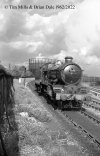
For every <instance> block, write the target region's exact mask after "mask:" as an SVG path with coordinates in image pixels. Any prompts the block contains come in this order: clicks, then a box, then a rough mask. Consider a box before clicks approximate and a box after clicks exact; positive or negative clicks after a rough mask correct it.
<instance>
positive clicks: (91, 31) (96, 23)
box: [0, 0, 100, 75]
mask: <svg viewBox="0 0 100 156" xmlns="http://www.w3.org/2000/svg"><path fill="white" fill-rule="evenodd" d="M33 2H34V4H36V5H43V4H48V5H49V4H51V5H52V3H51V2H53V0H52V1H51V0H50V1H47V0H43V1H40V0H37V1H32V0H29V1H27V0H18V1H17V0H12V1H10V0H8V1H7V0H5V1H2V3H3V5H4V4H13V5H15V4H16V5H17V4H27V5H31V4H33ZM54 2H55V4H56V3H58V2H59V3H61V2H62V1H61V0H59V1H56V0H55V1H54ZM65 2H66V0H63V3H64V4H66V3H65ZM67 2H68V3H69V1H67ZM72 2H73V3H74V4H75V6H76V8H75V9H74V10H70V9H69V10H50V9H49V10H38V9H37V10H25V9H24V10H10V9H8V10H5V9H0V23H1V24H0V51H1V52H0V57H1V58H2V60H4V61H7V60H8V61H9V62H10V61H11V62H24V61H25V60H26V59H28V58H31V57H51V58H58V59H63V58H64V57H65V56H66V55H71V56H72V57H73V58H74V60H75V61H76V62H77V63H79V64H80V65H81V66H82V68H84V69H85V71H88V73H89V70H90V73H91V74H92V73H93V72H91V71H92V69H94V68H93V66H94V65H95V67H97V68H98V66H99V65H100V45H99V43H100V20H99V19H100V9H99V6H100V1H99V0H79V1H76V0H72ZM87 66H88V70H87ZM95 72H96V74H97V75H99V73H100V69H99V68H98V70H95Z"/></svg>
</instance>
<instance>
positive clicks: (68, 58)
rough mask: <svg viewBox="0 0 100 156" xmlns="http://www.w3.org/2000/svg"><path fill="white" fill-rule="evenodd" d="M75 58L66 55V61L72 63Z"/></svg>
mask: <svg viewBox="0 0 100 156" xmlns="http://www.w3.org/2000/svg"><path fill="white" fill-rule="evenodd" d="M72 60H73V58H72V57H71V56H67V57H65V63H71V62H72Z"/></svg>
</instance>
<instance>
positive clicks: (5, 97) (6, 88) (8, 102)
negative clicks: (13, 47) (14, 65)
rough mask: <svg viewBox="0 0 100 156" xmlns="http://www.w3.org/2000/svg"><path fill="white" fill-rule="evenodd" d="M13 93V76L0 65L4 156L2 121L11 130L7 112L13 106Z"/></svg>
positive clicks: (2, 143)
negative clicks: (5, 122)
mask: <svg viewBox="0 0 100 156" xmlns="http://www.w3.org/2000/svg"><path fill="white" fill-rule="evenodd" d="M13 93H14V88H13V76H12V75H11V74H10V73H9V72H8V71H7V70H6V69H5V68H4V67H3V66H2V65H0V145H1V148H2V151H3V155H4V156H8V155H7V152H6V148H5V143H4V140H3V132H2V126H3V124H4V119H5V118H6V120H7V122H8V125H9V128H11V124H10V121H9V110H12V109H11V108H12V107H13V104H14V94H13ZM0 152H1V151H0ZM1 154H2V153H0V155H1Z"/></svg>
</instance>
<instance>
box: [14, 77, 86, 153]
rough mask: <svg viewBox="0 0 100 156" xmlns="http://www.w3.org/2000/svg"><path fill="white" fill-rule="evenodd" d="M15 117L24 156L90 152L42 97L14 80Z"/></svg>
mask: <svg viewBox="0 0 100 156" xmlns="http://www.w3.org/2000/svg"><path fill="white" fill-rule="evenodd" d="M14 86H15V108H14V112H15V119H16V123H17V125H18V134H19V144H18V145H19V152H20V156H33V155H34V156H74V155H77V156H80V155H81V156H86V155H87V154H88V153H87V152H86V151H85V150H84V149H83V147H82V146H81V145H80V144H79V143H78V142H77V141H76V140H75V138H74V137H73V136H72V135H71V133H70V132H69V131H67V129H64V128H63V127H62V126H61V124H60V123H59V121H58V119H57V118H56V117H55V116H54V115H53V113H52V112H51V111H48V109H46V107H45V105H44V104H43V101H42V100H41V98H39V97H38V96H36V94H34V93H32V91H31V90H30V89H29V88H28V87H26V86H24V85H23V84H21V83H20V84H19V83H18V80H15V81H14Z"/></svg>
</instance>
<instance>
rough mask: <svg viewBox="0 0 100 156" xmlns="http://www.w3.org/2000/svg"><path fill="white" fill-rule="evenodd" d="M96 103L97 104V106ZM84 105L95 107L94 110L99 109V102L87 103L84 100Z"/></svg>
mask: <svg viewBox="0 0 100 156" xmlns="http://www.w3.org/2000/svg"><path fill="white" fill-rule="evenodd" d="M97 105H98V106H97ZM84 106H88V107H90V108H93V109H95V110H98V111H100V104H95V103H91V104H89V103H87V102H84Z"/></svg>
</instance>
